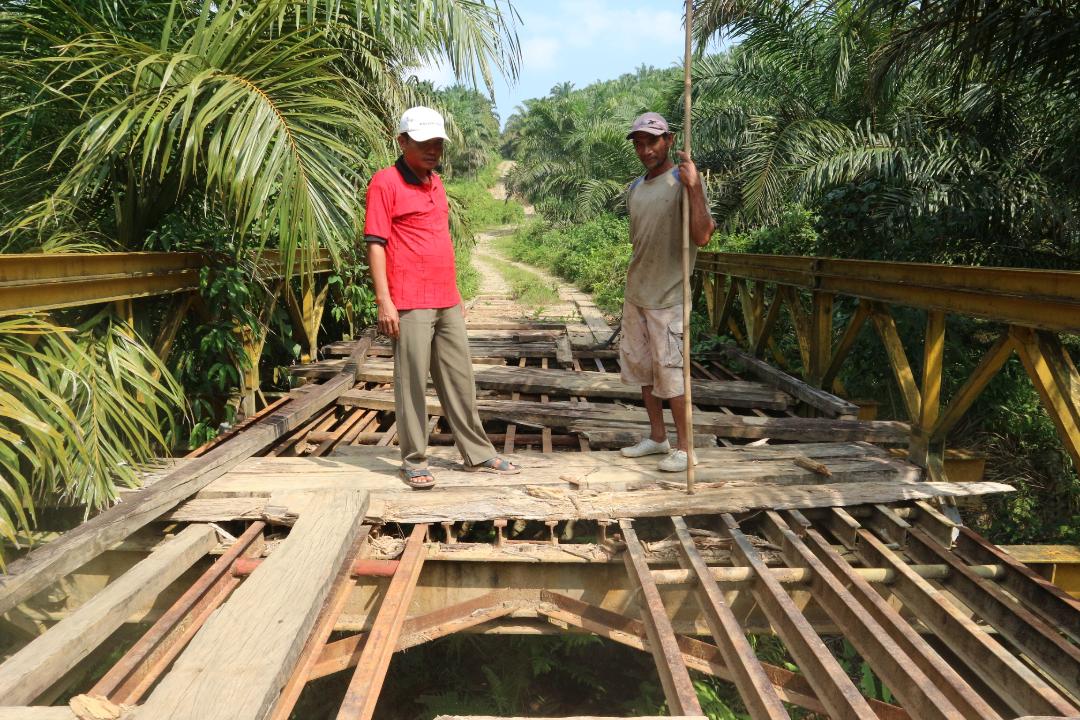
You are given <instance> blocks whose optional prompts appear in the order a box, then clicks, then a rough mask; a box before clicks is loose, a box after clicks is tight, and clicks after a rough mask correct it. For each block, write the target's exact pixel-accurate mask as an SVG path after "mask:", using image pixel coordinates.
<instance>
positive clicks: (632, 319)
mask: <svg viewBox="0 0 1080 720" xmlns="http://www.w3.org/2000/svg"><path fill="white" fill-rule="evenodd" d="M682 352H683V312H682V305H673V306H672V307H666V308H658V309H655V310H652V309H649V308H642V307H638V306H637V305H634V304H633V303H631V302H625V303H623V315H622V340H621V341H620V342H619V367H620V368H621V373H620V376H621V377H622V381H623V382H625V383H628V384H630V385H652V394H653V396H654V397H658V398H672V397H678V396H680V395H682V394H683V393H684V389H683V370H682V368H683V357H682Z"/></svg>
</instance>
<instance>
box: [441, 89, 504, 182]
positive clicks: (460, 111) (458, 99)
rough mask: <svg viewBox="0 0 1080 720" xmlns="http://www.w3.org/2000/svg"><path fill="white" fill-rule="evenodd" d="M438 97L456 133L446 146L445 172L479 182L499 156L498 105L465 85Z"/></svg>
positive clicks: (449, 175) (447, 90)
mask: <svg viewBox="0 0 1080 720" xmlns="http://www.w3.org/2000/svg"><path fill="white" fill-rule="evenodd" d="M435 97H436V102H437V104H438V106H439V109H440V110H442V111H443V113H444V115H445V116H446V118H447V119H448V120H449V121H450V122H451V123H452V126H453V128H454V131H455V137H453V138H452V139H451V141H450V142H449V143H447V144H446V151H445V153H444V154H443V170H444V171H445V172H446V174H447V177H449V178H451V179H455V178H475V177H476V175H477V174H478V173H481V172H482V171H484V170H485V169H486V168H489V167H490V166H491V164H492V162H493V161H494V160H495V157H496V155H497V153H498V146H499V118H498V116H497V115H496V114H495V104H494V103H493V102H492V101H491V98H490V97H487V96H485V95H483V94H482V93H480V92H479V91H477V90H475V89H473V88H469V87H466V86H464V85H452V86H450V87H448V88H444V89H442V90H438V91H436V92H435Z"/></svg>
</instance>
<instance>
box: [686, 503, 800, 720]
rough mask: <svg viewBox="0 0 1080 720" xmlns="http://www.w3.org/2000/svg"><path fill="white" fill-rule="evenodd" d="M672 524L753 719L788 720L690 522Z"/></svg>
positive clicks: (717, 642)
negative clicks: (703, 554) (712, 572)
mask: <svg viewBox="0 0 1080 720" xmlns="http://www.w3.org/2000/svg"><path fill="white" fill-rule="evenodd" d="M671 522H672V523H673V524H674V526H675V536H676V538H678V540H679V558H680V564H681V565H682V566H683V568H685V569H687V570H690V572H691V573H692V575H693V577H694V582H695V585H696V590H697V599H698V604H699V605H701V609H702V611H703V612H704V614H705V621H706V622H707V623H708V624H709V630H710V632H712V636H713V639H714V640H715V641H716V645H717V647H718V648H719V649H720V654H721V656H722V657H723V658H724V664H725V665H726V666H727V667H728V668H729V669H730V671H731V674H732V676H733V677H734V682H735V687H736V688H737V689H738V691H739V696H740V697H741V698H742V700H743V704H745V705H746V709H747V711H748V712H749V713H750V717H751V718H754V720H761V719H762V718H764V719H766V720H768V719H772V720H787V718H788V717H789V716H788V713H787V710H785V709H784V705H783V702H781V700H780V697H779V696H778V695H777V694H776V691H775V690H774V689H773V686H772V682H771V681H770V680H769V678H768V676H766V675H765V671H764V670H763V669H762V667H761V662H760V661H759V660H758V658H757V656H756V655H755V654H754V649H753V648H751V647H750V642H749V641H748V640H747V639H746V633H745V632H744V631H743V629H742V627H741V626H740V625H739V621H738V620H736V619H735V614H734V613H733V612H732V611H731V608H730V607H729V606H728V604H727V602H726V601H725V600H724V593H723V592H721V591H720V586H719V585H717V584H716V580H714V579H713V577H712V575H711V574H710V572H709V568H708V566H707V565H706V564H705V560H704V559H703V558H702V557H701V553H699V552H698V550H697V547H695V546H694V539H693V538H692V537H690V531H689V529H688V528H687V527H686V521H685V520H683V519H682V518H681V517H673V518H671Z"/></svg>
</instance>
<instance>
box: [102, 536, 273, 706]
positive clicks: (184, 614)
mask: <svg viewBox="0 0 1080 720" xmlns="http://www.w3.org/2000/svg"><path fill="white" fill-rule="evenodd" d="M265 527H266V523H264V522H254V523H252V524H251V526H250V527H248V529H247V530H245V531H244V533H243V534H242V535H241V536H240V537H239V538H237V539H236V542H234V543H233V544H232V546H231V547H230V548H229V549H228V550H227V551H225V553H224V554H223V555H222V556H221V557H219V558H218V559H217V560H216V561H215V562H214V564H213V565H211V566H210V568H209V569H207V571H206V572H205V573H203V574H202V576H201V577H199V579H198V580H196V581H195V582H194V583H193V584H192V585H191V587H189V588H188V589H187V590H186V591H185V592H184V594H183V595H181V596H180V599H179V600H177V601H176V602H175V603H174V604H173V605H172V606H171V607H170V608H169V609H168V610H166V611H165V613H164V614H163V615H162V616H161V617H160V618H158V620H157V622H155V623H154V624H153V626H152V627H151V628H150V629H149V630H147V631H146V633H145V634H144V635H143V636H142V637H141V638H139V639H138V641H136V642H135V644H134V645H132V646H131V648H130V649H129V650H128V651H127V652H126V653H124V656H123V657H122V658H120V660H118V661H117V662H116V663H115V664H114V665H113V666H112V668H110V670H109V672H107V673H105V675H104V676H103V677H102V678H101V679H100V680H99V681H98V682H97V683H96V684H95V685H94V687H93V689H91V690H90V692H89V693H88V694H89V695H94V696H98V697H106V698H108V699H109V700H110V701H112V702H114V703H127V704H131V703H136V702H138V701H139V700H141V699H142V696H143V694H144V693H145V692H146V691H147V690H149V689H150V686H151V685H152V684H153V683H155V682H156V681H157V678H158V677H160V676H161V673H162V672H164V670H165V668H167V667H168V666H169V665H170V664H171V663H172V661H173V660H174V659H175V658H176V656H177V655H179V654H180V651H181V650H183V649H184V647H186V646H187V643H188V642H190V641H191V638H192V637H194V636H195V633H196V632H198V631H199V628H201V627H202V626H203V624H204V623H205V622H206V620H207V618H208V617H209V616H210V614H211V613H213V612H214V610H216V609H217V608H218V606H220V605H221V603H222V602H224V601H225V599H226V598H227V597H228V596H229V595H230V594H231V593H232V591H233V590H235V589H236V586H237V585H239V584H240V578H237V577H233V576H232V574H231V573H230V572H229V570H230V568H231V567H232V564H233V561H235V560H237V559H238V558H240V557H252V556H255V555H258V554H261V552H262V550H263V549H264V548H265V542H264V540H263V535H262V533H263V529H264V528H265Z"/></svg>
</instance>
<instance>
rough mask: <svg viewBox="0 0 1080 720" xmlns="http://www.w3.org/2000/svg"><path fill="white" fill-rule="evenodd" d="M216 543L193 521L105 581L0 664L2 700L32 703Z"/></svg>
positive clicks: (208, 530)
mask: <svg viewBox="0 0 1080 720" xmlns="http://www.w3.org/2000/svg"><path fill="white" fill-rule="evenodd" d="M216 544H217V535H216V533H215V532H214V530H213V529H212V528H210V527H208V526H206V525H193V526H191V527H188V528H186V529H185V530H183V531H182V532H181V533H180V534H179V535H177V536H176V537H174V538H173V539H171V540H169V541H168V542H166V543H164V544H162V545H161V546H160V547H159V548H158V549H157V550H155V551H154V552H152V553H150V555H149V556H148V557H147V558H146V559H144V560H142V561H141V562H139V563H138V564H137V565H136V566H135V567H133V568H132V569H131V570H129V571H127V572H126V573H124V574H123V575H122V576H120V577H119V578H117V579H116V581H115V582H112V583H109V584H108V585H107V586H105V588H104V589H103V590H102V591H101V592H99V593H98V594H97V595H95V596H94V597H93V598H91V599H90V600H89V601H87V602H86V603H85V604H83V605H81V606H80V607H79V608H78V609H77V610H75V612H73V613H72V614H71V615H68V616H67V617H66V618H64V619H63V620H61V621H60V622H59V623H57V624H56V625H54V626H53V627H51V628H49V629H48V630H47V631H46V632H45V634H44V635H40V636H39V637H37V638H36V639H35V640H33V641H32V642H30V644H29V645H26V646H25V647H24V648H22V649H21V650H20V651H19V652H17V653H15V654H14V655H12V656H11V657H10V658H8V659H7V660H6V661H5V662H4V664H3V665H0V703H4V704H8V705H22V704H26V703H30V702H33V701H34V700H35V699H37V697H38V696H39V695H40V694H41V693H43V692H45V690H47V689H48V688H49V686H51V685H52V684H53V683H55V682H56V681H57V680H59V679H60V678H62V677H63V676H64V674H65V673H67V672H68V671H69V670H71V669H72V668H73V667H75V664H76V663H78V662H79V661H80V660H82V659H83V658H85V657H86V656H87V655H89V654H90V653H91V652H92V651H93V650H94V648H96V647H97V646H98V645H99V644H101V642H102V641H104V640H105V639H106V638H108V637H109V635H111V634H112V633H113V631H114V630H116V629H117V628H118V627H120V626H121V625H123V624H124V621H125V620H127V618H128V617H129V616H131V615H132V614H133V613H135V612H136V611H138V610H140V609H143V608H144V607H145V606H146V605H148V604H150V603H152V602H153V600H154V598H155V597H157V595H158V593H160V592H161V591H162V590H164V589H165V588H166V587H168V586H169V585H170V584H171V583H172V582H173V581H174V580H176V579H177V578H178V577H180V575H182V574H183V573H184V571H185V570H187V569H188V568H189V567H191V566H192V565H193V564H194V563H195V562H196V561H197V560H199V558H201V557H203V556H204V555H206V553H208V552H209V551H210V550H211V549H212V548H213V547H214V546H215V545H216Z"/></svg>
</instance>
